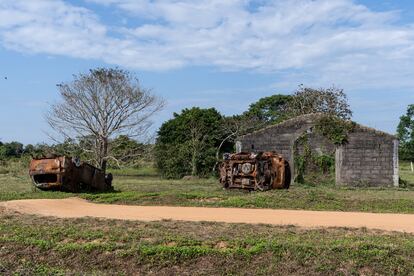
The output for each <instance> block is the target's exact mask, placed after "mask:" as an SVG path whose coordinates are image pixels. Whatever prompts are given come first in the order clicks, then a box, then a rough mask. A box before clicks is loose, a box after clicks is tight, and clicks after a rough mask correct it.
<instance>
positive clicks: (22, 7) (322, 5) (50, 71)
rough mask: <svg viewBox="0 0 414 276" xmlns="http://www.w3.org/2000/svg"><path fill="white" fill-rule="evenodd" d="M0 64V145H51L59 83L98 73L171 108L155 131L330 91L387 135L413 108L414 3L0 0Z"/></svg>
mask: <svg viewBox="0 0 414 276" xmlns="http://www.w3.org/2000/svg"><path fill="white" fill-rule="evenodd" d="M0 62H1V63H0V64H1V65H0V140H1V141H12V140H18V141H21V142H23V143H25V144H26V143H39V142H48V141H49V139H48V136H47V134H46V133H47V132H48V126H47V125H46V123H45V122H44V119H43V114H44V113H45V112H46V111H47V109H48V104H49V103H53V102H55V101H57V100H58V91H57V89H56V84H57V83H60V82H67V81H70V80H71V79H72V74H77V73H79V72H86V71H87V70H88V69H89V68H94V67H98V66H119V67H121V68H126V69H128V70H130V71H132V72H134V73H136V75H137V76H138V77H139V79H140V81H141V84H142V86H144V87H146V88H150V89H152V90H153V91H154V93H156V94H157V95H159V96H161V97H163V98H164V99H165V100H166V102H167V105H166V107H165V109H164V110H163V111H162V112H160V114H157V115H156V116H154V117H153V121H154V127H153V131H155V130H156V129H157V127H159V125H160V124H161V123H162V122H163V121H164V120H166V119H168V118H170V117H171V116H172V113H173V112H178V111H180V110H181V109H183V108H185V107H191V106H201V107H216V108H217V109H218V110H219V111H220V112H222V113H223V114H226V115H230V114H237V113H241V112H243V111H244V110H246V109H247V107H248V105H249V104H250V103H252V102H254V101H256V100H257V99H259V98H261V97H264V96H268V95H272V94H275V93H283V94H288V93H291V92H292V91H294V90H295V89H296V87H297V86H298V85H299V84H304V85H307V86H311V87H316V88H317V87H326V86H331V85H333V84H334V85H336V86H338V87H341V88H344V89H345V91H346V93H347V95H348V98H349V101H350V104H351V108H352V109H353V111H354V116H353V119H354V120H355V121H357V122H359V123H362V124H364V125H368V126H371V127H375V128H378V129H381V130H384V131H387V132H390V133H394V132H395V128H396V125H397V124H398V118H399V116H400V115H401V114H403V113H404V112H405V109H406V107H407V105H408V104H414V2H413V1H408V0H406V1H375V0H369V1H351V0H314V1H310V0H289V1H287V0H279V1H276V0H275V1H271V0H255V1H249V0H227V1H219V0H210V1H208V0H196V1H189V0H183V1H178V0H177V1H167V0H152V1H150V0H72V1H69V0H67V1H60V0H30V1H26V0H21V1H20V0H0ZM5 77H7V80H6V79H5Z"/></svg>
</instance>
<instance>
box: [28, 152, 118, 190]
mask: <svg viewBox="0 0 414 276" xmlns="http://www.w3.org/2000/svg"><path fill="white" fill-rule="evenodd" d="M29 175H30V177H31V179H32V182H33V184H34V185H35V186H36V187H37V188H39V189H41V190H60V191H67V192H74V193H76V192H79V191H109V190H112V174H107V175H105V173H104V172H103V171H102V170H100V169H98V168H96V167H94V166H92V165H90V164H88V163H85V162H81V161H80V160H79V159H78V158H71V157H67V156H54V157H46V158H34V159H32V161H31V162H30V168H29Z"/></svg>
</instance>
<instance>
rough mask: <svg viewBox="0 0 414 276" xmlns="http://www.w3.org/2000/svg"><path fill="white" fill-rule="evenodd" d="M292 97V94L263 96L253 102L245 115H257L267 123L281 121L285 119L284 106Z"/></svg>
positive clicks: (261, 120)
mask: <svg viewBox="0 0 414 276" xmlns="http://www.w3.org/2000/svg"><path fill="white" fill-rule="evenodd" d="M291 99H292V96H290V95H281V94H275V95H272V96H269V97H264V98H261V99H259V100H258V101H257V102H255V103H252V104H251V105H250V107H249V110H248V111H246V112H245V113H244V115H245V116H247V117H255V118H257V120H258V121H259V122H262V123H263V124H265V125H269V124H275V123H279V122H281V121H283V120H284V119H285V117H286V116H285V114H284V112H283V108H284V106H285V105H286V104H287V103H288V102H289V101H290V100H291ZM262 126H263V125H262Z"/></svg>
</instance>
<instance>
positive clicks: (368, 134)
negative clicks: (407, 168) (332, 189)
mask: <svg viewBox="0 0 414 276" xmlns="http://www.w3.org/2000/svg"><path fill="white" fill-rule="evenodd" d="M319 116H320V115H319ZM317 118H318V115H317V114H310V115H304V116H301V117H298V118H294V119H291V120H288V121H285V122H283V123H281V124H278V125H274V126H270V127H267V128H265V129H262V130H259V131H256V132H253V133H251V134H248V135H245V136H242V137H239V139H238V144H239V147H238V148H239V150H240V151H246V152H259V151H276V152H278V153H280V154H282V155H283V157H284V158H285V159H286V160H288V162H289V164H290V167H291V170H292V172H294V171H295V170H294V169H295V168H294V163H293V160H294V156H293V155H294V143H295V141H296V139H298V138H299V137H300V136H301V135H302V134H303V133H305V132H306V131H310V130H312V128H313V127H314V124H315V121H316V119H317ZM309 137H310V139H309V145H310V146H311V150H312V151H314V152H317V153H331V154H332V153H335V161H336V167H335V170H336V182H337V184H339V185H368V186H390V185H394V186H398V140H396V138H395V137H394V136H392V135H389V134H386V133H383V132H380V131H376V130H374V129H370V128H366V127H363V126H360V125H357V127H356V129H355V131H354V132H353V133H351V134H350V135H349V139H348V143H347V144H345V145H343V146H340V147H336V146H334V145H333V144H332V143H331V142H329V141H328V140H327V139H325V138H324V137H320V136H318V135H315V134H311V135H310V136H309Z"/></svg>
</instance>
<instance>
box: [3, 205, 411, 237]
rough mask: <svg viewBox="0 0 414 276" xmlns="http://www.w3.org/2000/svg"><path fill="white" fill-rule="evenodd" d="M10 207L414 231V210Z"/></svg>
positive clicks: (65, 213) (48, 212)
mask: <svg viewBox="0 0 414 276" xmlns="http://www.w3.org/2000/svg"><path fill="white" fill-rule="evenodd" d="M0 206H3V207H5V208H6V210H11V211H17V212H21V213H26V214H36V215H42V216H53V217H60V218H79V217H98V218H109V219H124V220H142V221H154V220H162V219H172V220H183V221H216V222H230V223H253V224H255V223H266V224H273V225H297V226H301V227H311V228H314V227H352V228H357V227H366V228H370V229H380V230H386V231H400V232H409V233H414V214H373V213H360V212H325V211H301V210H271V209H241V208H201V207H165V206H128V205H113V204H95V203H90V202H88V201H86V200H83V199H79V198H67V199H29V200H15V201H7V202H1V203H0Z"/></svg>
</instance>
